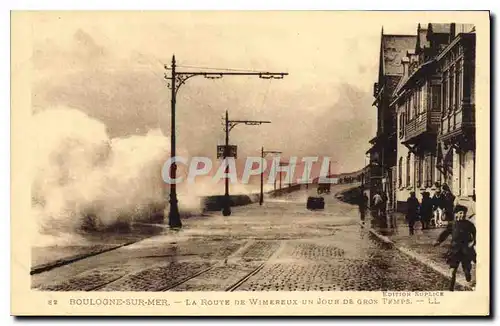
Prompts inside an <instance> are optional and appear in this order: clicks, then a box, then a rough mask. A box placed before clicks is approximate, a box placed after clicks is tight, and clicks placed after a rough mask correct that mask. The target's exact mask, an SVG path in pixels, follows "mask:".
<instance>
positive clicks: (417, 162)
mask: <svg viewBox="0 0 500 326" xmlns="http://www.w3.org/2000/svg"><path fill="white" fill-rule="evenodd" d="M414 162H415V163H414V165H415V169H416V174H417V180H416V186H417V187H421V186H422V178H423V169H422V158H421V157H420V156H416V155H415V158H414Z"/></svg>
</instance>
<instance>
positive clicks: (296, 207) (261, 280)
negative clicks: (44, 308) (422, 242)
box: [32, 190, 448, 291]
mask: <svg viewBox="0 0 500 326" xmlns="http://www.w3.org/2000/svg"><path fill="white" fill-rule="evenodd" d="M312 191H313V190H311V192H312ZM306 198H307V194H306V193H305V192H297V193H293V194H290V195H288V196H287V197H284V198H280V199H274V200H272V199H267V200H266V201H265V203H264V205H263V206H259V205H258V204H253V205H249V206H243V207H237V208H234V209H233V214H232V215H231V216H229V217H223V216H220V215H214V216H209V217H200V218H192V219H188V220H185V221H184V228H183V229H182V230H181V231H179V232H172V231H169V230H165V232H164V233H163V234H161V235H158V236H155V237H152V238H149V239H146V240H143V241H140V242H138V243H135V244H132V245H129V246H126V247H122V248H120V249H117V250H114V251H110V252H107V253H103V254H100V255H97V256H94V257H89V258H86V259H83V260H81V261H77V262H74V263H72V264H69V265H66V266H63V267H59V268H56V269H53V270H51V271H48V272H45V273H41V274H37V275H33V276H32V286H33V287H35V288H38V289H42V290H53V291H294V290H299V291H307V290H314V291H338V290H339V291H349V290H351V291H352V290H355V291H381V290H382V291H385V290H387V291H389V290H410V291H424V290H446V288H447V285H448V282H447V280H446V279H445V278H444V277H442V276H441V275H440V274H437V273H435V272H434V271H433V270H432V269H430V268H428V267H426V266H424V265H422V264H420V263H418V262H416V261H413V260H410V259H409V258H408V257H407V256H405V255H403V254H401V253H400V252H399V251H397V250H394V249H390V248H386V247H384V246H383V245H381V244H380V243H379V242H378V241H377V240H376V239H374V238H372V237H371V236H370V234H369V233H368V232H367V231H366V229H363V228H361V227H360V226H359V225H358V215H357V209H356V208H355V207H353V206H351V205H348V204H345V203H342V202H339V201H337V200H336V199H335V198H334V196H333V193H332V194H331V195H328V196H327V197H326V207H325V210H324V211H315V212H311V211H308V210H306V208H305V201H306Z"/></svg>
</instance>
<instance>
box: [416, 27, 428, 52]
mask: <svg viewBox="0 0 500 326" xmlns="http://www.w3.org/2000/svg"><path fill="white" fill-rule="evenodd" d="M429 45H430V42H429V41H428V40H427V28H422V27H420V28H419V30H418V46H419V48H420V49H423V48H426V47H429Z"/></svg>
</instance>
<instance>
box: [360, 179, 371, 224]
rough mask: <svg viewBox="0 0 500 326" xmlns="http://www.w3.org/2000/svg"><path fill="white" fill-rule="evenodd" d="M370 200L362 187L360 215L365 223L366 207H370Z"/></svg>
mask: <svg viewBox="0 0 500 326" xmlns="http://www.w3.org/2000/svg"><path fill="white" fill-rule="evenodd" d="M368 200H369V199H368V196H367V195H366V194H365V192H364V191H363V188H360V189H359V197H358V207H359V216H360V218H361V222H362V223H363V224H365V214H366V209H367V208H368Z"/></svg>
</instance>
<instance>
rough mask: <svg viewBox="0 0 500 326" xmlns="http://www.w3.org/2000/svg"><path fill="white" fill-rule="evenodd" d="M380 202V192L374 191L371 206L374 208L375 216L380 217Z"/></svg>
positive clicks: (381, 201)
mask: <svg viewBox="0 0 500 326" xmlns="http://www.w3.org/2000/svg"><path fill="white" fill-rule="evenodd" d="M382 203H383V200H382V196H380V193H379V192H377V193H375V195H374V196H373V208H374V214H375V215H374V217H375V218H378V217H380V213H381V212H382Z"/></svg>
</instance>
